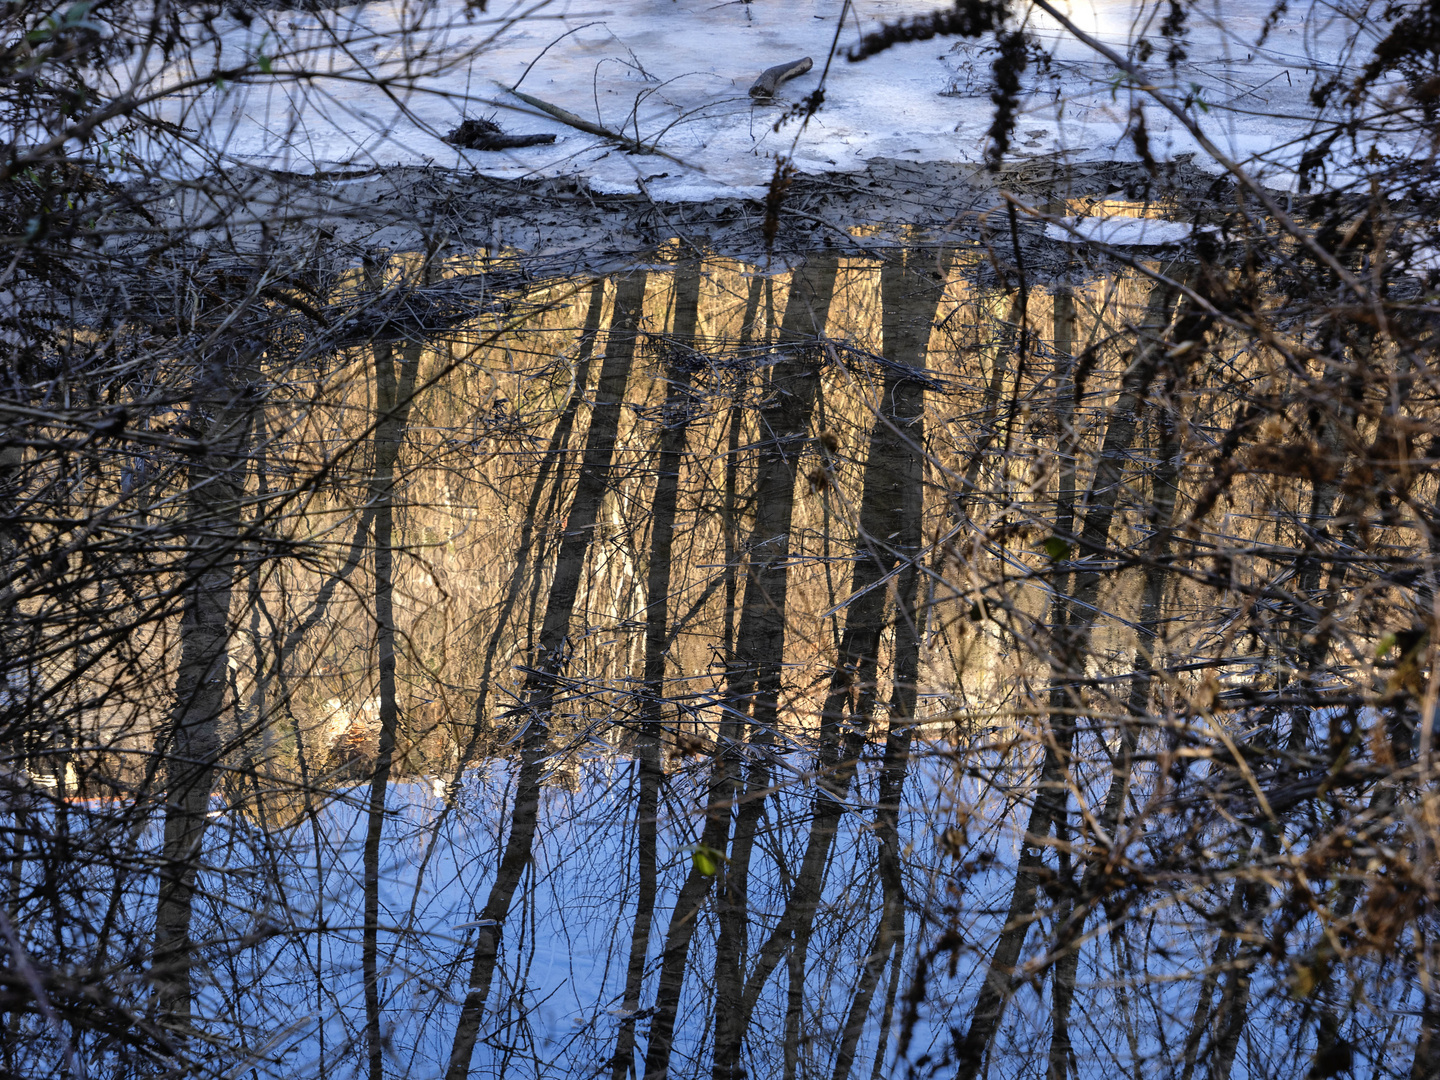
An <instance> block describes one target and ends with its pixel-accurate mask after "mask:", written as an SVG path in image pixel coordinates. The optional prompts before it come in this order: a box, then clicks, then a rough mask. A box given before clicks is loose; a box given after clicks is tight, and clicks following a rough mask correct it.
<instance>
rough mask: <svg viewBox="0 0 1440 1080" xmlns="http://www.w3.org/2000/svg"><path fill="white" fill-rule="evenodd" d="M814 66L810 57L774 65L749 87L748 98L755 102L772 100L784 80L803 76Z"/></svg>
mask: <svg viewBox="0 0 1440 1080" xmlns="http://www.w3.org/2000/svg"><path fill="white" fill-rule="evenodd" d="M814 66H815V62H814V61H813V60H811V59H810V57H808V56H802V57H801V58H800V59H799V60H791V61H790V62H789V63H788V64H776V65H775V66H774V67H770V68H766V69H765V70H764V71H762V72H761V73H760V77H759V78H758V79H756V80H755V85H754V86H752V87H750V96H751V97H752V98H755V99H757V100H764V99H766V98H772V97H774V96H775V91H776V90H777V89H778V88H779V86H780V84H781V83H783V82H784V81H785V80H786V79H793V78H795V76H797V75H804V74H805V72H807V71H809V70H810V69H811V68H812V67H814Z"/></svg>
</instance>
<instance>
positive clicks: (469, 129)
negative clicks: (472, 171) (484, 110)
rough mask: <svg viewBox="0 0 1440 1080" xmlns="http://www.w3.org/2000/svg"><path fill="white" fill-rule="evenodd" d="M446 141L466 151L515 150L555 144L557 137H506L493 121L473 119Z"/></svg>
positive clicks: (463, 124)
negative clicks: (523, 147)
mask: <svg viewBox="0 0 1440 1080" xmlns="http://www.w3.org/2000/svg"><path fill="white" fill-rule="evenodd" d="M445 141H446V142H447V143H449V144H450V145H451V146H461V147H464V148H465V149H466V150H514V149H516V148H517V147H521V146H544V145H545V144H547V143H553V142H554V141H555V136H554V135H553V134H550V135H506V134H505V133H504V132H503V131H501V130H500V125H499V124H497V123H495V122H494V121H493V120H480V119H477V118H474V117H472V118H470V119H468V120H466V121H464V122H463V123H462V124H461V125H460V126H459V127H457V128H456V129H455V130H454V131H452V132H450V134H449V135H446V136H445Z"/></svg>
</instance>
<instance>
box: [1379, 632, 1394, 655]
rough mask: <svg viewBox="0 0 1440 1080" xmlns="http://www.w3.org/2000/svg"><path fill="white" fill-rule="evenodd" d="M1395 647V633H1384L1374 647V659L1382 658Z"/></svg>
mask: <svg viewBox="0 0 1440 1080" xmlns="http://www.w3.org/2000/svg"><path fill="white" fill-rule="evenodd" d="M1394 647H1395V635H1394V634H1386V635H1385V636H1384V637H1382V638H1381V639H1380V644H1379V645H1377V646H1376V647H1375V659H1376V660H1383V659H1384V658H1385V654H1386V653H1388V652H1389V651H1390V650H1391V649H1393V648H1394Z"/></svg>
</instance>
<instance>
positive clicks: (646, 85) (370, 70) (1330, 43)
mask: <svg viewBox="0 0 1440 1080" xmlns="http://www.w3.org/2000/svg"><path fill="white" fill-rule="evenodd" d="M936 6H937V5H936V4H935V3H934V0H857V2H856V3H854V4H852V5H849V6H847V5H846V4H844V3H843V2H842V0H800V2H797V3H785V4H778V3H731V4H712V3H709V2H708V0H704V2H702V0H624V2H622V3H619V4H615V5H603V6H602V5H596V4H593V3H587V2H584V0H555V2H551V3H545V2H541V3H522V4H516V5H513V6H511V7H508V8H500V7H493V6H492V8H491V9H490V11H489V12H488V13H486V14H484V15H476V14H475V13H474V12H473V11H468V10H467V9H466V7H465V5H463V4H461V3H458V2H442V3H436V4H426V5H412V4H407V3H394V2H391V3H370V4H365V5H360V6H356V7H345V8H339V9H332V10H322V11H318V12H311V11H299V10H295V11H291V10H281V11H268V12H262V13H258V14H257V15H255V16H254V17H253V18H250V21H249V25H248V26H245V25H241V24H240V23H239V22H235V21H234V20H230V21H229V22H226V21H225V20H222V21H221V22H220V23H218V24H217V26H218V27H219V28H220V29H221V31H222V40H223V42H224V49H223V50H222V52H221V54H220V55H219V56H218V57H217V58H216V67H217V69H223V68H225V67H226V66H227V65H234V64H241V63H244V62H246V61H247V59H248V60H251V61H253V60H254V58H256V57H263V58H264V66H265V67H266V69H268V70H269V71H271V72H273V73H274V74H275V76H277V77H276V78H273V79H272V78H263V79H261V80H260V81H258V82H255V83H252V84H250V85H244V84H236V83H226V82H224V81H223V80H220V81H218V82H217V81H214V80H211V81H210V82H209V83H207V82H206V81H205V80H203V79H202V80H199V82H198V85H197V88H195V89H191V90H187V91H185V92H183V93H179V94H177V95H176V96H175V97H174V98H173V99H172V100H171V101H170V102H169V104H168V105H167V108H168V109H169V111H170V114H171V115H172V118H173V119H174V120H175V121H176V122H177V123H181V124H182V125H183V126H185V127H186V129H187V130H188V131H191V132H193V133H194V137H195V138H196V139H197V143H198V145H200V146H204V147H207V148H208V151H209V153H208V154H206V155H197V157H196V159H195V160H194V161H193V162H191V165H192V166H194V165H198V164H202V163H203V158H204V157H207V156H211V155H213V157H212V160H213V159H214V158H220V159H228V160H230V161H236V160H239V161H246V162H251V163H256V164H264V165H266V166H269V167H274V168H280V169H285V170H291V171H298V172H306V173H308V172H311V171H313V170H316V169H333V168H347V167H349V168H353V167H356V166H361V167H366V166H374V165H401V164H408V165H420V164H435V165H441V166H450V167H458V168H461V169H476V170H480V171H482V172H484V173H486V174H487V175H492V176H496V177H507V178H518V177H554V176H573V177H580V178H584V179H585V180H587V181H588V183H589V184H590V186H591V187H592V188H593V189H594V190H597V191H610V192H643V193H644V194H646V195H648V196H649V197H651V198H653V199H655V200H656V201H659V202H666V201H678V200H705V199H710V198H715V197H721V196H730V197H734V196H741V197H756V196H758V195H760V194H761V193H762V192H763V190H764V187H765V185H766V184H767V183H768V182H769V180H770V178H771V176H772V174H773V171H774V168H775V161H776V158H777V157H781V156H784V157H790V158H792V160H793V162H794V164H795V166H796V167H797V168H798V169H800V170H801V171H803V172H808V173H825V172H851V171H858V170H860V169H863V168H864V167H865V165H866V163H867V162H869V161H870V160H872V159H875V158H888V159H893V160H897V161H902V162H931V161H936V162H938V161H946V162H976V161H980V160H981V159H982V158H983V156H984V151H985V145H986V131H987V129H988V128H989V126H990V123H991V117H992V112H993V106H992V105H991V101H990V92H991V80H990V71H989V65H990V63H991V61H992V59H993V55H994V48H993V42H992V41H987V40H977V41H966V40H959V39H953V38H937V39H933V40H930V41H921V42H916V43H912V44H908V45H902V46H898V47H895V48H892V49H889V50H887V51H885V52H882V53H880V54H879V55H877V56H873V57H871V58H870V59H868V60H865V61H864V62H862V63H849V62H847V61H846V59H845V58H844V56H843V53H844V51H845V50H846V49H848V48H849V47H850V46H852V45H853V44H854V43H855V42H856V41H857V40H858V39H859V37H860V35H861V34H862V32H864V31H869V30H874V29H875V28H876V27H878V26H879V25H880V24H881V23H883V22H886V21H890V22H893V21H895V20H897V19H900V18H904V17H907V16H912V15H915V14H918V13H923V12H927V11H930V10H932V9H933V8H934V7H936ZM1068 10H1069V11H1070V12H1071V16H1072V17H1073V19H1074V20H1075V22H1076V23H1077V25H1078V26H1079V27H1080V28H1081V29H1083V30H1085V31H1086V32H1088V33H1093V34H1094V35H1095V36H1096V37H1097V38H1098V39H1100V40H1101V41H1103V42H1104V43H1106V44H1108V45H1111V46H1114V47H1116V48H1117V49H1120V50H1121V51H1130V52H1131V55H1132V56H1133V55H1134V53H1133V50H1130V48H1129V47H1130V44H1131V43H1132V42H1134V41H1135V40H1137V39H1138V38H1140V37H1144V38H1147V39H1148V40H1150V41H1152V42H1154V52H1153V54H1148V55H1149V59H1148V61H1146V63H1145V64H1144V67H1145V70H1146V72H1147V74H1148V75H1150V76H1151V77H1153V81H1154V84H1155V85H1157V86H1159V87H1160V88H1162V89H1164V90H1167V91H1169V92H1170V93H1172V95H1173V96H1175V97H1176V98H1179V99H1182V100H1185V101H1188V102H1191V103H1193V105H1194V107H1193V108H1192V114H1193V115H1194V116H1195V117H1196V119H1197V120H1198V121H1199V122H1200V123H1201V125H1202V127H1203V128H1204V129H1205V131H1206V133H1207V135H1208V136H1209V137H1210V138H1211V139H1213V140H1214V141H1215V142H1216V143H1217V144H1218V145H1219V146H1220V147H1221V149H1222V150H1224V151H1225V152H1226V153H1228V154H1230V155H1232V156H1233V157H1235V158H1237V159H1239V160H1241V161H1244V162H1248V163H1250V164H1252V165H1255V166H1257V167H1260V168H1261V169H1262V171H1265V172H1268V173H1269V174H1271V175H1272V176H1275V177H1276V178H1278V179H1280V180H1281V181H1282V182H1283V181H1284V175H1285V174H1286V173H1288V171H1289V170H1292V169H1293V168H1294V166H1295V164H1296V162H1297V160H1298V158H1299V155H1300V154H1301V152H1302V150H1303V149H1304V140H1305V139H1306V138H1307V137H1308V136H1310V135H1311V134H1313V132H1314V130H1315V125H1316V120H1317V116H1318V113H1317V109H1316V107H1315V106H1314V105H1312V104H1311V103H1310V100H1309V95H1310V91H1311V89H1312V88H1313V87H1314V86H1315V85H1316V84H1317V83H1318V82H1321V81H1323V80H1324V79H1327V78H1330V77H1332V76H1334V75H1337V74H1340V73H1342V72H1344V71H1347V70H1350V69H1352V68H1354V67H1355V65H1356V64H1358V63H1359V62H1362V61H1363V60H1364V59H1366V58H1367V56H1368V54H1369V49H1370V47H1371V46H1372V45H1373V42H1374V40H1375V38H1376V33H1375V30H1374V29H1373V26H1371V25H1370V24H1367V23H1363V22H1360V21H1356V20H1352V19H1351V18H1349V17H1347V16H1345V15H1344V14H1340V13H1338V11H1337V8H1336V7H1334V6H1331V5H1320V4H1315V3H1304V4H1293V5H1290V6H1289V7H1288V8H1287V7H1285V6H1284V5H1281V6H1279V7H1277V6H1276V5H1274V4H1272V3H1271V2H1270V0H1243V2H1239V3H1233V2H1231V3H1222V2H1220V0H1215V3H1214V5H1213V8H1209V7H1205V6H1203V5H1202V7H1201V8H1199V9H1197V13H1196V14H1195V15H1193V16H1192V17H1191V19H1190V20H1189V22H1188V23H1187V24H1186V25H1185V26H1184V28H1183V33H1182V34H1181V36H1173V35H1172V37H1168V38H1167V37H1164V36H1162V33H1161V25H1160V24H1161V15H1160V14H1158V13H1157V9H1156V8H1155V6H1154V5H1142V4H1139V3H1135V2H1131V0H1083V2H1079V3H1075V4H1072V5H1070V7H1069V9H1068ZM842 14H844V17H845V24H844V25H843V26H842V25H841V24H840V20H841V16H842ZM1267 19H1268V20H1270V22H1271V24H1272V25H1271V26H1270V29H1269V30H1268V33H1266V32H1265V26H1266V22H1267ZM1026 25H1027V28H1028V29H1030V30H1031V31H1033V32H1034V34H1035V35H1036V37H1037V38H1038V40H1040V41H1041V42H1042V43H1044V45H1045V46H1046V47H1047V49H1049V50H1050V51H1051V52H1052V53H1053V56H1054V62H1053V63H1050V64H1049V65H1047V66H1037V65H1034V64H1032V65H1031V66H1030V68H1029V69H1028V70H1027V72H1026V73H1025V79H1024V92H1025V100H1024V102H1023V107H1022V113H1021V115H1020V117H1019V122H1018V125H1017V131H1016V136H1015V140H1014V143H1013V145H1012V151H1011V152H1012V156H1013V157H1015V158H1016V159H1025V158H1027V157H1041V158H1045V157H1056V158H1058V159H1059V160H1063V161H1070V162H1077V161H1108V160H1136V150H1135V147H1134V145H1133V140H1132V137H1131V134H1130V133H1131V131H1132V128H1133V126H1134V124H1135V117H1136V116H1137V115H1139V114H1138V113H1137V112H1136V110H1137V109H1139V108H1140V107H1141V106H1144V108H1143V113H1144V117H1145V122H1146V126H1147V131H1148V134H1149V140H1150V145H1151V146H1152V147H1153V149H1154V152H1155V153H1156V154H1157V155H1163V156H1173V155H1178V154H1184V153H1197V164H1200V163H1203V160H1204V157H1205V155H1204V154H1203V153H1198V150H1199V148H1198V147H1197V146H1196V144H1195V141H1194V139H1193V138H1192V137H1191V135H1190V134H1189V133H1188V132H1186V131H1185V130H1184V129H1183V128H1182V126H1181V125H1180V124H1179V123H1178V121H1176V120H1175V118H1173V117H1171V116H1169V115H1168V114H1167V113H1165V112H1163V111H1162V110H1161V109H1159V108H1157V107H1155V106H1154V105H1153V104H1150V105H1145V101H1146V100H1147V99H1146V95H1145V94H1144V93H1142V92H1141V91H1140V90H1139V89H1137V88H1135V87H1134V86H1133V84H1132V83H1131V82H1129V81H1127V80H1124V79H1122V78H1120V77H1119V74H1120V73H1119V72H1118V71H1117V69H1116V68H1114V67H1113V65H1111V64H1109V63H1108V62H1106V61H1105V60H1104V59H1103V58H1101V57H1099V56H1097V55H1096V54H1095V53H1094V52H1093V51H1092V50H1091V49H1090V48H1089V47H1088V46H1086V45H1084V44H1082V43H1080V42H1078V41H1075V40H1074V39H1073V38H1072V37H1070V36H1069V35H1068V33H1066V32H1065V31H1063V30H1061V29H1060V28H1058V27H1057V25H1056V24H1055V22H1054V20H1053V19H1050V18H1048V17H1047V16H1045V15H1043V13H1039V12H1031V13H1029V15H1027V16H1026ZM402 30H403V33H402V32H401V31H402ZM1262 37H1263V38H1264V41H1263V44H1262V43H1261V39H1262ZM837 44H838V49H839V53H840V54H842V55H836V56H835V59H834V61H833V63H831V64H830V65H829V70H828V74H826V75H825V101H824V105H823V107H822V108H821V110H820V111H819V112H818V113H817V114H816V115H815V116H814V117H813V118H811V120H810V121H809V123H808V124H807V125H806V126H805V128H804V130H803V132H802V131H801V130H800V124H799V122H798V121H797V120H796V119H794V117H793V115H791V113H792V110H793V108H794V106H795V105H796V103H797V102H800V101H801V100H803V99H804V98H805V97H806V96H807V95H809V94H810V93H811V92H812V91H814V90H815V89H816V88H817V87H818V86H819V85H820V79H821V76H822V73H824V72H825V69H826V66H827V65H826V57H827V56H829V55H830V54H831V49H832V46H834V45H837ZM1172 44H1174V45H1176V46H1177V47H1178V48H1180V49H1181V51H1183V54H1184V55H1183V57H1180V56H1178V55H1177V58H1176V62H1175V64H1174V65H1173V66H1172V65H1170V64H1168V63H1167V50H1169V49H1170V48H1171V46H1172ZM807 55H808V56H811V57H813V58H814V60H815V67H814V68H813V69H812V70H811V71H810V72H809V73H808V74H806V75H803V76H801V77H800V78H797V79H795V80H794V81H792V82H789V83H786V84H784V85H783V86H782V87H781V89H780V92H779V93H778V94H777V96H776V98H775V99H774V100H773V101H771V102H762V103H757V102H755V101H753V100H752V99H751V98H750V96H749V95H748V93H747V91H748V88H749V86H750V84H751V83H752V81H753V80H754V79H755V77H756V75H757V74H758V73H759V72H760V71H761V70H762V69H763V68H766V67H768V66H770V65H772V64H776V63H780V62H783V61H786V60H791V59H795V58H797V57H800V56H807ZM293 75H302V76H303V77H301V78H290V77H289V76H293ZM376 78H379V79H385V80H392V81H390V82H388V83H387V84H386V85H385V87H384V88H382V87H380V86H377V85H376V83H375V79H376ZM517 82H518V83H520V87H521V89H522V90H524V91H525V92H526V93H527V94H530V95H533V96H534V97H535V98H537V99H540V100H543V101H545V102H548V103H550V104H553V105H555V106H557V107H560V108H563V109H565V110H567V111H569V112H571V113H573V114H576V115H578V116H580V117H581V118H583V119H584V120H585V121H587V122H589V123H593V124H599V125H601V126H603V127H605V128H608V129H610V130H612V131H615V132H619V133H622V134H624V135H625V136H627V137H628V138H630V139H633V140H635V141H636V142H637V143H639V144H642V145H644V146H646V147H650V148H654V149H656V150H658V151H660V152H661V153H660V154H634V153H627V152H626V151H624V150H623V149H620V148H618V147H616V146H614V145H613V144H609V143H606V142H605V141H604V140H603V139H599V138H597V137H596V136H594V135H592V134H586V133H584V132H580V131H577V130H575V129H574V128H573V127H568V126H566V125H565V124H563V123H561V122H559V121H558V120H556V119H554V118H552V117H550V116H547V115H545V114H543V113H540V112H537V111H536V110H535V109H533V108H532V107H530V106H528V105H525V104H524V103H522V102H520V101H519V100H518V99H516V98H515V97H514V96H513V95H510V94H509V93H507V92H506V89H505V88H507V87H511V86H514V85H515V84H516V83H517ZM491 113H495V114H496V115H497V119H498V120H499V122H500V123H501V124H502V125H503V126H504V127H505V128H506V130H508V131H512V132H517V133H532V132H533V133H552V134H554V135H556V136H557V138H556V140H555V142H554V143H553V144H550V145H544V146H536V147H531V148H526V149H520V150H511V151H506V152H481V151H467V150H459V149H456V148H455V147H452V146H450V145H448V144H447V143H445V142H444V141H443V139H442V137H443V136H444V135H445V134H446V133H447V132H448V131H450V130H451V129H453V128H454V127H455V126H456V124H457V123H458V122H459V121H460V119H461V118H462V117H464V116H467V115H470V116H480V115H488V114H491ZM777 126H778V130H776V128H777ZM1362 149H1363V148H1362ZM667 155H668V156H667ZM173 164H174V166H175V167H179V166H180V165H181V163H179V162H175V163H173Z"/></svg>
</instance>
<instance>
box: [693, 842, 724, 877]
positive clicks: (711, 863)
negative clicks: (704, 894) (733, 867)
mask: <svg viewBox="0 0 1440 1080" xmlns="http://www.w3.org/2000/svg"><path fill="white" fill-rule="evenodd" d="M690 861H691V862H692V863H694V864H695V869H696V870H698V871H700V873H701V874H702V875H703V876H705V877H714V876H715V875H716V874H717V873H719V871H720V864H721V863H722V862H728V861H729V860H728V859H726V858H725V856H724V855H723V854H722V853H721V852H718V851H716V850H715V849H714V848H712V847H706V846H705V845H704V844H696V845H695V846H694V847H693V848H692V849H691V850H690Z"/></svg>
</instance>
